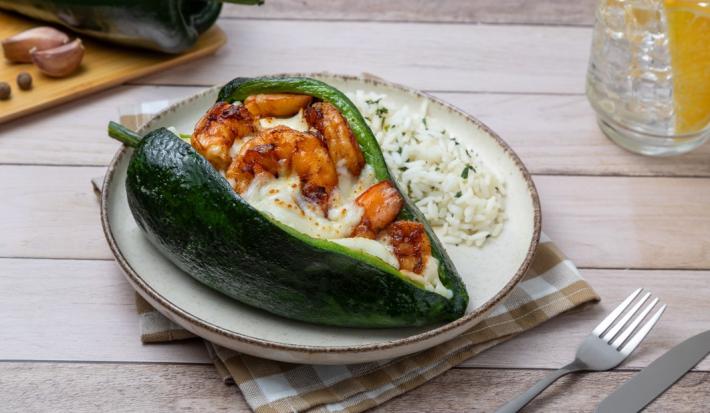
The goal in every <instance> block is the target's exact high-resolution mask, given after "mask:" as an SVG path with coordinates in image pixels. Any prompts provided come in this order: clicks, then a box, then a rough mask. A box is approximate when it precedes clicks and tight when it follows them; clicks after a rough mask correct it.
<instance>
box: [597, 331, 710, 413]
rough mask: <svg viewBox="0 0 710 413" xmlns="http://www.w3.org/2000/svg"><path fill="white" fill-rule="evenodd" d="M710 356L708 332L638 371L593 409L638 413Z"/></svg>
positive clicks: (673, 349) (602, 411)
mask: <svg viewBox="0 0 710 413" xmlns="http://www.w3.org/2000/svg"><path fill="white" fill-rule="evenodd" d="M709 353H710V331H706V332H704V333H701V334H698V335H697V336H693V337H691V338H689V339H687V340H685V341H684V342H682V343H680V344H678V345H677V346H675V347H673V348H672V349H670V350H669V351H668V352H666V354H664V355H662V356H661V357H659V358H658V359H656V360H655V361H654V362H653V363H651V364H649V365H648V367H646V368H645V369H643V370H641V371H640V372H639V373H638V374H636V375H635V376H633V377H632V378H631V379H630V380H629V381H627V382H626V383H624V384H623V385H621V387H619V388H618V389H616V391H614V393H612V394H610V395H609V397H607V398H606V399H604V400H603V401H602V402H601V403H600V404H599V407H597V410H596V412H597V413H627V412H628V413H631V412H634V413H635V412H639V411H641V409H643V408H644V407H646V406H647V405H648V404H649V403H651V402H652V401H653V400H654V399H656V397H658V396H660V395H661V394H663V392H665V391H666V390H667V389H668V388H669V387H671V386H672V385H673V383H675V382H676V381H678V379H680V378H681V377H683V375H685V373H687V372H688V371H689V370H690V369H692V368H693V367H694V366H695V365H696V364H698V363H699V362H700V360H702V359H704V358H705V356H707V355H708V354H709Z"/></svg>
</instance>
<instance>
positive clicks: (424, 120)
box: [422, 118, 429, 130]
mask: <svg viewBox="0 0 710 413" xmlns="http://www.w3.org/2000/svg"><path fill="white" fill-rule="evenodd" d="M422 123H423V124H424V129H426V130H429V125H427V123H426V118H422Z"/></svg>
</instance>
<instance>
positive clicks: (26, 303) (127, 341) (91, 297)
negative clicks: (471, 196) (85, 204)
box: [0, 259, 710, 371]
mask: <svg viewBox="0 0 710 413" xmlns="http://www.w3.org/2000/svg"><path fill="white" fill-rule="evenodd" d="M582 273H583V275H584V277H585V278H587V280H588V281H589V282H590V283H591V284H592V286H593V287H594V288H595V289H596V290H597V292H598V293H599V295H601V296H602V297H603V301H602V302H601V303H600V304H598V305H594V306H591V307H590V308H587V309H583V310H579V311H575V312H572V313H569V314H565V315H562V316H560V317H558V318H556V319H554V320H551V321H549V322H547V323H545V324H544V325H542V326H540V327H538V328H536V329H534V330H531V331H529V332H527V333H525V334H523V335H521V336H520V337H518V338H516V339H514V340H511V341H509V342H507V343H504V344H501V345H499V346H497V347H494V348H493V349H491V350H489V351H487V352H485V353H483V354H480V355H478V356H477V357H474V358H472V359H470V360H468V361H466V362H465V363H464V364H463V366H467V367H486V368H554V367H559V366H560V365H562V364H563V363H564V362H566V361H568V360H571V359H572V358H573V357H574V353H575V350H576V347H577V345H578V344H579V343H580V342H581V341H582V339H583V338H584V336H585V335H586V334H588V333H589V332H590V331H591V330H592V328H593V327H594V325H596V324H597V323H598V322H599V321H600V320H601V319H602V318H603V317H604V315H605V314H607V313H608V312H609V311H610V310H611V309H612V308H614V307H615V306H616V305H617V304H618V303H619V302H620V301H621V300H622V299H623V298H624V297H625V296H626V295H627V294H628V293H629V292H631V291H633V290H634V289H636V288H638V287H641V286H643V287H646V288H648V289H650V290H651V291H653V292H654V293H655V294H657V295H658V296H659V297H661V299H663V300H664V301H665V302H666V303H667V304H668V306H669V309H668V311H667V313H666V314H665V315H664V317H663V320H662V321H661V323H660V324H659V325H658V326H657V328H656V329H655V330H654V332H653V333H652V334H651V335H650V336H649V337H648V339H647V340H646V342H645V343H644V344H643V345H642V346H641V347H640V349H639V351H638V352H636V353H635V354H634V355H633V356H632V357H631V358H630V359H629V360H628V362H627V363H626V364H625V365H624V367H625V368H641V367H644V366H646V365H648V363H649V362H651V361H652V360H654V359H655V358H656V357H658V356H660V355H661V354H662V353H663V352H664V351H666V350H668V349H669V348H671V347H672V346H673V345H675V344H677V343H679V342H680V341H682V340H683V339H684V338H687V337H690V336H692V335H694V334H696V333H699V332H701V331H702V330H704V329H707V326H708V323H710V290H708V289H707V288H704V286H705V285H707V282H708V280H710V271H634V270H631V271H624V270H583V271H582ZM0 274H2V276H1V277H0V291H3V292H4V293H5V297H6V298H4V299H3V300H0V314H3V317H0V332H12V334H6V335H3V334H1V333H0V342H2V346H1V348H2V350H1V351H0V359H6V360H45V361H50V360H73V361H88V360H93V361H101V362H104V361H138V362H175V363H207V362H209V359H208V358H207V355H206V353H205V350H204V348H203V347H202V344H201V343H200V342H198V341H196V340H195V341H187V342H182V343H174V344H155V345H141V344H140V340H139V335H138V334H139V330H138V317H137V316H136V313H135V307H134V305H133V292H132V290H131V288H130V287H129V286H128V283H127V282H126V281H125V280H124V279H123V276H122V274H121V271H120V269H119V268H118V266H117V265H116V264H114V263H113V262H111V261H92V260H82V261H72V260H37V259H0ZM542 348H544V349H546V351H544V352H541V351H540V350H539V349H542ZM697 368H698V369H700V370H705V371H710V359H708V360H705V361H703V362H701V363H700V364H699V365H698V367H697Z"/></svg>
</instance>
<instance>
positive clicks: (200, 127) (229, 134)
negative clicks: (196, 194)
mask: <svg viewBox="0 0 710 413" xmlns="http://www.w3.org/2000/svg"><path fill="white" fill-rule="evenodd" d="M254 130H255V121H254V118H253V117H252V115H251V114H250V113H249V111H248V110H247V109H246V108H244V106H234V105H232V104H229V103H226V102H218V103H216V104H215V105H214V106H212V108H210V110H208V111H207V113H205V115H204V116H202V118H201V119H200V120H199V121H198V122H197V125H195V131H194V132H193V133H192V138H191V140H190V142H191V144H192V146H193V147H194V148H195V150H196V151H197V152H199V153H200V154H201V155H202V156H204V157H205V159H207V160H208V161H210V163H211V164H212V165H213V166H214V167H215V168H217V169H218V170H222V169H224V168H226V167H227V165H229V162H230V161H231V158H230V156H229V149H230V148H231V146H232V144H233V143H234V141H235V140H236V139H241V138H243V137H244V136H246V135H249V134H251V133H252V132H254Z"/></svg>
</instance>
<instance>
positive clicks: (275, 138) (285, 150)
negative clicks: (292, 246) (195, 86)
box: [226, 126, 338, 212]
mask: <svg viewBox="0 0 710 413" xmlns="http://www.w3.org/2000/svg"><path fill="white" fill-rule="evenodd" d="M289 170H293V171H294V172H295V173H296V174H297V175H298V177H299V179H300V181H301V193H302V194H303V196H304V197H305V198H306V199H308V200H310V201H312V202H314V203H316V204H318V205H319V206H320V207H321V208H322V209H323V211H324V212H325V211H326V210H327V208H328V201H329V198H330V193H331V192H332V190H333V188H335V187H336V186H337V185H338V173H337V171H336V170H335V165H334V164H333V161H332V160H331V159H330V157H329V156H328V151H327V149H326V147H325V145H324V144H323V142H322V141H321V140H320V139H318V137H316V136H315V135H312V134H310V133H305V132H299V131H296V130H293V129H291V128H288V127H286V126H277V127H275V128H271V129H267V130H265V131H263V132H261V133H260V134H259V135H257V136H256V137H254V138H253V139H251V140H250V141H248V142H247V143H245V144H244V146H242V148H241V150H240V152H239V155H237V157H235V158H234V160H233V161H232V164H231V165H230V166H229V168H228V169H227V173H226V176H227V178H231V179H234V180H235V182H236V183H235V186H234V189H235V190H236V191H237V192H238V193H240V194H241V193H244V192H245V191H246V190H247V188H249V184H251V182H252V180H253V179H254V177H256V176H257V175H259V174H268V175H270V176H272V177H278V176H279V175H281V174H284V173H287V172H288V171H289Z"/></svg>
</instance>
